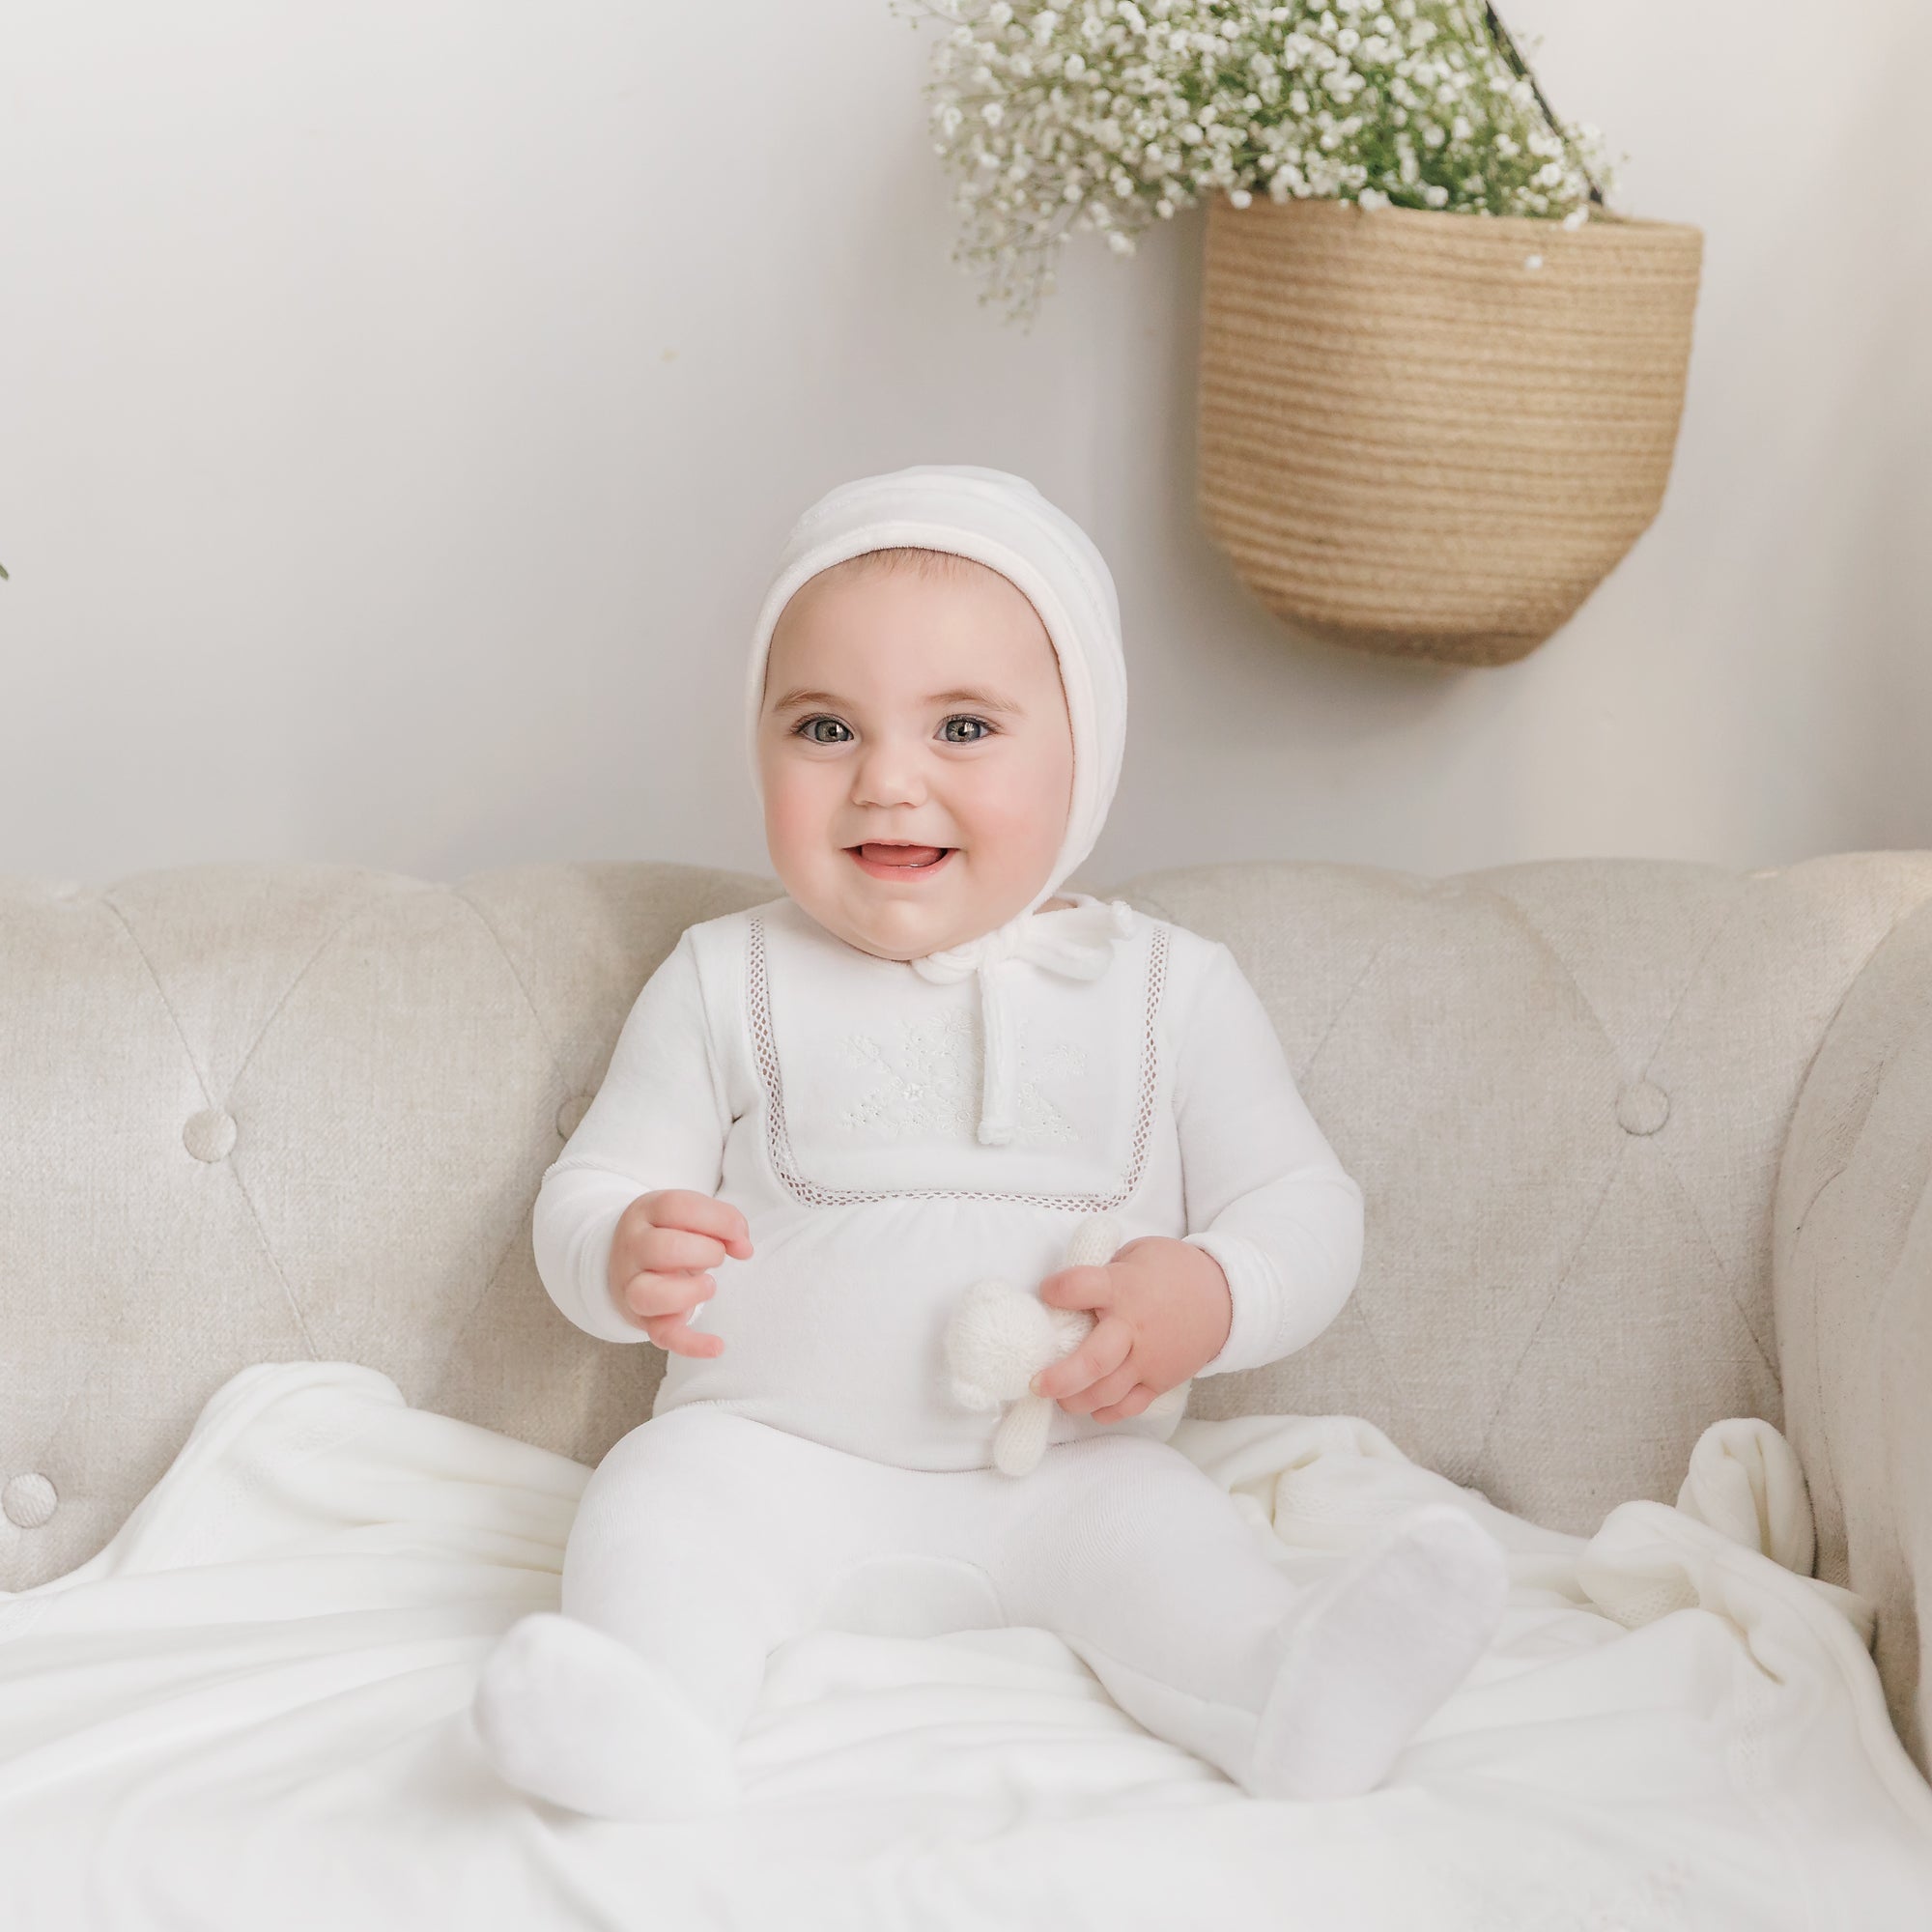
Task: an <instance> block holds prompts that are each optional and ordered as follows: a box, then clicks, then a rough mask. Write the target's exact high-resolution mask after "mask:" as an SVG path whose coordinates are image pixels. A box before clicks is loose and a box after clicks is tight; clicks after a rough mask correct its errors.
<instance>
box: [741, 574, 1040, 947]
mask: <svg viewBox="0 0 1932 1932" xmlns="http://www.w3.org/2000/svg"><path fill="white" fill-rule="evenodd" d="M758 770H759V775H760V778H761V780H762V781H763V785H764V794H765V840H766V843H767V845H768V846H769V848H770V851H771V857H772V865H773V867H774V868H775V869H776V871H777V873H778V876H779V878H780V879H781V881H782V883H783V885H784V889H785V891H786V892H787V893H789V894H790V895H791V896H792V898H793V899H794V900H796V901H797V903H798V904H799V905H800V906H801V907H803V908H804V910H805V911H806V912H808V913H810V915H811V917H812V918H813V919H815V920H816V921H817V922H818V923H819V924H821V925H822V926H824V927H825V928H826V929H827V930H828V931H830V932H832V933H835V934H837V935H838V937H839V938H840V939H843V940H844V941H845V942H846V943H847V944H848V945H851V946H856V947H858V948H860V949H861V950H862V951H864V952H870V953H874V954H876V955H877V956H878V957H880V958H884V959H913V958H917V957H919V956H920V955H921V954H923V953H926V952H938V951H940V950H941V949H943V948H945V947H948V946H957V945H960V944H962V943H963V942H965V941H966V940H969V939H977V938H978V937H979V936H980V934H981V933H983V932H990V931H991V930H992V929H993V928H994V927H995V926H997V925H1001V924H1004V923H1006V921H1008V920H1009V919H1011V918H1012V917H1013V915H1014V914H1016V913H1018V912H1019V911H1021V910H1022V909H1023V908H1024V907H1025V906H1026V905H1027V903H1028V902H1029V900H1031V899H1032V897H1033V895H1035V894H1036V893H1037V892H1038V891H1039V889H1040V887H1041V885H1042V884H1044V882H1045V880H1046V878H1047V876H1048V874H1049V873H1050V872H1051V871H1052V869H1053V862H1054V860H1055V858H1056V857H1057V856H1058V855H1059V852H1060V846H1061V841H1062V839H1063V838H1065V834H1066V820H1067V814H1068V812H1069V810H1071V807H1072V799H1073V727H1072V725H1071V723H1070V722H1069V720H1068V718H1067V712H1066V697H1065V692H1064V691H1063V690H1062V688H1061V682H1060V665H1059V660H1058V659H1057V658H1056V657H1055V655H1054V651H1053V645H1052V643H1051V641H1050V640H1049V639H1048V638H1047V635H1046V627H1045V626H1044V625H1043V624H1042V623H1041V622H1040V620H1039V616H1038V613H1037V611H1035V610H1034V608H1033V606H1032V604H1031V603H1029V602H1028V600H1027V599H1026V597H1025V596H1024V595H1023V594H1022V593H1021V592H1020V591H1019V590H1018V589H1016V588H1015V587H1014V586H1013V585H1012V584H1011V583H1010V582H1009V581H1008V580H1007V579H1006V578H1004V577H1002V576H1001V575H1000V574H999V573H998V572H997V571H994V570H989V569H987V568H986V567H985V566H984V565H981V564H976V563H973V562H971V561H969V560H967V559H964V558H959V559H949V561H948V562H947V564H946V565H944V566H943V567H939V568H936V569H934V570H933V571H932V573H931V574H924V573H923V572H921V571H919V570H917V569H914V568H912V567H910V565H908V564H905V563H900V564H898V565H896V566H893V567H885V566H882V565H881V564H879V563H878V562H876V561H874V560H870V559H855V560H854V561H853V562H852V563H849V564H844V565H839V566H838V567H836V568H834V569H832V570H828V571H822V572H820V574H819V575H818V576H816V577H814V578H812V579H810V581H809V582H807V583H806V584H805V585H804V586H803V587H802V588H801V589H800V590H799V591H798V593H797V594H796V595H795V596H794V597H793V598H792V600H791V602H790V603H789V604H787V605H786V606H785V609H784V613H783V615H782V616H781V618H780V619H779V623H778V628H777V629H776V630H775V631H774V632H773V634H772V642H771V650H770V653H769V656H768V658H767V660H766V668H765V694H764V704H763V707H762V709H761V711H760V713H759V717H758ZM884 841H902V842H904V843H907V844H910V845H912V846H914V847H916V848H918V847H928V848H929V847H935V846H936V847H939V848H940V849H941V850H942V851H943V853H944V856H943V857H941V858H939V859H937V860H936V861H934V862H933V863H931V864H929V865H923V866H920V865H912V864H908V863H906V862H907V861H909V860H930V859H932V853H931V852H930V850H918V849H916V850H913V851H910V852H905V851H901V852H893V851H880V850H879V849H878V845H879V843H881V842H884ZM1049 903H1050V904H1052V905H1059V904H1061V903H1063V901H1062V900H1060V899H1054V900H1052V901H1050V902H1049Z"/></svg>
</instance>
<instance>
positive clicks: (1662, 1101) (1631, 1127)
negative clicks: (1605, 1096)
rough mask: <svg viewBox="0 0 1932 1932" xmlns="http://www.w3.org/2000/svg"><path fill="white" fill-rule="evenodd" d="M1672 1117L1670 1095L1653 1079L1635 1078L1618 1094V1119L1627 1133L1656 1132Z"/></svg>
mask: <svg viewBox="0 0 1932 1932" xmlns="http://www.w3.org/2000/svg"><path fill="white" fill-rule="evenodd" d="M1669 1118H1670V1095H1669V1094H1666V1093H1665V1092H1664V1091H1663V1089H1662V1087H1659V1086H1658V1085H1656V1084H1655V1082H1653V1081H1649V1080H1633V1081H1632V1082H1631V1084H1630V1085H1629V1086H1628V1087H1626V1088H1625V1089H1624V1091H1623V1092H1622V1093H1621V1094H1618V1095H1617V1119H1618V1121H1619V1122H1621V1123H1622V1125H1623V1130H1624V1132H1625V1133H1627V1134H1654V1133H1655V1132H1656V1131H1657V1130H1658V1128H1659V1127H1661V1126H1662V1124H1663V1123H1664V1122H1665V1121H1667V1120H1668V1119H1669Z"/></svg>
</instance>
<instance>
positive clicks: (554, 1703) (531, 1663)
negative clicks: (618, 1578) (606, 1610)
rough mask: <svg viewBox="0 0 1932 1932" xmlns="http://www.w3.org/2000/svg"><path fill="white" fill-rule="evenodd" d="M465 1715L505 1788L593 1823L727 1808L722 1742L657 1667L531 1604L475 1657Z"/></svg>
mask: <svg viewBox="0 0 1932 1932" xmlns="http://www.w3.org/2000/svg"><path fill="white" fill-rule="evenodd" d="M471 1716H472V1717H473V1719H474V1721H475V1724H476V1732H477V1735H478V1737H480V1738H481V1739H482V1741H483V1751H484V1755H485V1756H486V1757H487V1758H488V1759H489V1760H490V1763H491V1764H492V1766H494V1767H495V1769H496V1772H497V1776H499V1777H501V1778H502V1780H503V1781H504V1783H506V1784H508V1785H510V1786H511V1787H512V1788H513V1789H515V1790H518V1791H522V1792H526V1793H527V1794H528V1795H529V1796H531V1797H533V1798H545V1799H548V1800H549V1801H550V1802H551V1803H552V1804H560V1805H562V1806H563V1807H564V1808H565V1809H566V1810H570V1811H581V1812H584V1813H587V1814H588V1815H589V1816H591V1817H593V1818H623V1819H631V1820H642V1819H657V1818H690V1817H696V1816H698V1815H699V1814H701V1813H703V1812H705V1811H710V1810H714V1809H716V1808H718V1807H719V1806H721V1805H728V1804H734V1803H735V1802H736V1800H737V1797H738V1781H737V1777H736V1775H735V1774H734V1772H733V1771H732V1767H731V1754H732V1753H731V1742H730V1740H729V1739H728V1738H726V1737H725V1735H724V1732H723V1731H722V1730H721V1729H720V1728H719V1727H718V1726H717V1725H716V1724H714V1723H712V1722H711V1721H710V1720H709V1719H706V1718H704V1717H703V1716H702V1715H701V1714H700V1713H699V1712H697V1711H696V1710H695V1709H694V1708H693V1707H692V1705H691V1703H690V1701H689V1700H688V1699H687V1698H686V1697H685V1695H684V1694H683V1692H682V1691H680V1690H678V1689H677V1687H676V1686H675V1685H674V1684H673V1683H672V1682H671V1680H670V1678H669V1677H668V1675H667V1674H666V1672H665V1670H664V1668H663V1667H662V1665H660V1664H657V1663H655V1662H652V1661H651V1660H650V1659H649V1658H647V1657H645V1656H644V1655H643V1654H642V1652H640V1651H637V1650H633V1649H632V1648H631V1646H630V1645H629V1644H627V1643H624V1642H621V1641H620V1640H619V1639H618V1638H616V1637H613V1636H611V1635H610V1634H607V1633H606V1632H604V1631H601V1630H599V1629H597V1628H596V1627H595V1626H594V1625H592V1624H586V1623H584V1622H583V1621H582V1619H580V1618H577V1617H566V1616H559V1615H557V1614H556V1613H555V1612H554V1611H550V1610H540V1611H537V1612H536V1613H535V1614H533V1615H531V1616H526V1617H523V1618H521V1619H519V1620H518V1622H516V1623H514V1624H512V1625H511V1626H510V1628H509V1629H508V1630H507V1631H506V1632H504V1634H503V1635H502V1637H501V1639H500V1640H499V1641H498V1642H497V1646H496V1648H495V1649H494V1650H492V1651H491V1653H490V1655H489V1656H488V1657H487V1658H486V1659H485V1660H484V1662H483V1669H482V1673H481V1674H480V1676H479V1677H478V1678H477V1682H476V1696H475V1701H474V1703H473V1705H472V1706H471Z"/></svg>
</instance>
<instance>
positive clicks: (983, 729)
mask: <svg viewBox="0 0 1932 1932" xmlns="http://www.w3.org/2000/svg"><path fill="white" fill-rule="evenodd" d="M946 723H947V725H978V726H979V727H980V728H979V730H978V731H976V732H975V733H974V734H973V736H972V737H970V738H948V739H947V741H946V742H947V743H948V744H949V745H977V744H979V743H980V740H981V739H982V738H989V737H991V736H992V732H993V727H992V726H991V725H989V724H987V722H986V721H985V720H984V719H983V718H969V717H968V716H966V714H965V713H964V712H960V713H957V714H956V715H954V716H953V717H952V718H949V719H948V720H947V721H946ZM942 728H943V727H942Z"/></svg>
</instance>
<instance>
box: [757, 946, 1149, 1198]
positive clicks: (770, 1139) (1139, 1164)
mask: <svg viewBox="0 0 1932 1932" xmlns="http://www.w3.org/2000/svg"><path fill="white" fill-rule="evenodd" d="M749 923H750V928H751V935H750V945H749V946H748V948H747V950H746V960H745V975H746V1011H747V1012H748V1014H749V1015H750V1017H751V1023H752V1048H753V1054H754V1056H755V1057H756V1060H757V1063H758V1076H759V1078H760V1079H761V1080H762V1081H763V1082H764V1088H765V1098H766V1103H767V1104H766V1107H765V1149H766V1151H767V1152H768V1153H769V1154H770V1156H771V1162H772V1168H773V1171H774V1172H775V1173H776V1174H777V1175H778V1177H779V1179H781V1181H783V1183H784V1185H785V1191H786V1192H787V1193H788V1194H790V1195H791V1196H792V1198H793V1199H794V1200H797V1201H803V1202H805V1203H806V1204H807V1205H808V1206H809V1207H813V1208H841V1207H844V1206H846V1205H847V1204H848V1203H851V1202H857V1201H898V1200H911V1201H1026V1202H1031V1203H1032V1204H1033V1205H1034V1206H1035V1207H1037V1208H1068V1209H1070V1210H1072V1211H1074V1212H1077V1213H1083V1214H1092V1213H1095V1212H1097V1211H1099V1210H1100V1209H1102V1208H1119V1207H1122V1205H1124V1204H1125V1202H1126V1201H1127V1200H1128V1199H1129V1198H1131V1196H1132V1194H1133V1192H1134V1189H1135V1188H1137V1187H1138V1186H1139V1185H1140V1183H1141V1175H1142V1174H1143V1173H1144V1172H1145V1170H1146V1168H1147V1159H1148V1149H1149V1147H1150V1146H1151V1143H1152V1136H1153V1098H1154V1088H1155V1081H1156V1076H1157V1073H1158V1070H1159V1069H1158V1054H1157V1051H1156V1048H1155V1040H1154V1027H1153V1021H1154V1014H1155V1013H1156V1012H1157V1011H1158V1010H1159V1008H1160V995H1161V988H1162V987H1163V986H1164V985H1165V984H1166V982H1167V927H1166V925H1165V924H1164V923H1161V922H1159V921H1155V922H1154V923H1153V944H1152V945H1151V947H1150V948H1149V950H1148V977H1147V1001H1146V1005H1145V1008H1144V1009H1143V1012H1142V1018H1141V1097H1140V1106H1139V1109H1138V1111H1137V1112H1136V1114H1135V1116H1134V1140H1133V1152H1132V1155H1131V1157H1130V1158H1129V1160H1128V1162H1127V1174H1126V1179H1124V1180H1123V1181H1122V1183H1121V1185H1120V1186H1119V1187H1118V1188H1117V1189H1115V1190H1114V1191H1113V1192H1112V1193H1108V1194H1025V1193H1014V1192H1010V1191H1008V1190H1005V1189H1001V1188H989V1187H879V1188H869V1187H823V1186H821V1185H820V1184H819V1183H818V1182H817V1181H815V1180H808V1179H805V1177H804V1176H803V1175H802V1174H800V1173H799V1171H798V1166H797V1163H796V1162H795V1161H794V1160H793V1158H792V1151H791V1136H790V1134H789V1133H788V1132H787V1131H786V1128H785V1113H784V1082H783V1080H782V1078H781V1075H780V1072H779V1056H778V1049H777V1047H776V1045H775V1044H774V1041H773V1035H772V1009H771V999H770V991H771V989H770V987H769V985H768V984H767V982H766V979H765V923H764V921H763V920H761V919H760V918H759V917H758V916H757V915H756V914H755V913H753V915H752V917H751V920H750V922H749Z"/></svg>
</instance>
